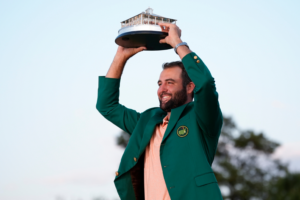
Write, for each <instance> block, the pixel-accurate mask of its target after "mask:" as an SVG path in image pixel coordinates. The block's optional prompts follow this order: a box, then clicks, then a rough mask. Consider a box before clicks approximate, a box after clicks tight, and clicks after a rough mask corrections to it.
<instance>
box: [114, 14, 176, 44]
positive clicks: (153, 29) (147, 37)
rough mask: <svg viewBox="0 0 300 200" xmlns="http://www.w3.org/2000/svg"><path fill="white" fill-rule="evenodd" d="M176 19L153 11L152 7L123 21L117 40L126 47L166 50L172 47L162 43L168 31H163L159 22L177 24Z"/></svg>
mask: <svg viewBox="0 0 300 200" xmlns="http://www.w3.org/2000/svg"><path fill="white" fill-rule="evenodd" d="M176 21H177V20H176V19H171V18H167V17H162V16H160V15H156V14H154V13H153V9H152V8H148V9H147V10H146V11H145V12H142V13H140V14H137V15H135V16H133V17H131V18H129V19H127V20H124V21H122V22H121V29H120V30H119V32H118V34H119V35H118V37H117V38H116V40H115V42H116V43H117V44H118V45H120V46H122V47H126V48H136V47H141V46H145V47H146V48H147V50H165V49H171V48H172V47H171V46H170V45H168V44H160V43H159V40H161V39H164V38H165V37H166V36H167V35H168V33H166V32H163V31H162V28H161V26H159V25H158V23H171V24H172V23H173V24H176Z"/></svg>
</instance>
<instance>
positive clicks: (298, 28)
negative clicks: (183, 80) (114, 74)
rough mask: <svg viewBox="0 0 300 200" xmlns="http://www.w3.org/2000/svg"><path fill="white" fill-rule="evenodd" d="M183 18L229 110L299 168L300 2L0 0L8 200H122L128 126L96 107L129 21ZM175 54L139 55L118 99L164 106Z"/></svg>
mask: <svg viewBox="0 0 300 200" xmlns="http://www.w3.org/2000/svg"><path fill="white" fill-rule="evenodd" d="M149 6H150V7H151V8H153V10H154V13H155V14H158V15H162V16H166V17H170V18H174V19H177V20H178V22H177V25H178V26H179V27H180V28H181V29H182V40H183V41H185V42H187V43H188V44H189V47H190V49H191V50H192V51H194V52H196V53H197V54H198V55H199V56H200V57H201V59H202V60H203V61H204V62H205V63H206V65H207V66H208V68H209V69H210V71H211V73H212V75H213V77H214V78H215V80H216V86H217V91H218V93H219V101H220V106H221V109H222V112H223V114H224V115H225V116H232V117H233V119H234V120H235V121H236V123H237V124H238V126H239V128H240V129H253V130H254V131H256V132H263V133H265V134H266V136H267V137H268V138H270V139H272V140H274V141H277V142H279V143H280V144H282V146H281V147H280V148H279V149H278V151H277V152H276V156H277V157H279V158H281V159H283V160H284V161H289V162H291V165H290V167H291V169H292V170H298V171H299V170H300V167H299V166H300V148H299V146H300V131H299V130H300V116H299V113H300V105H299V102H300V92H299V91H300V89H299V86H300V79H299V75H300V55H299V52H300V37H299V35H300V21H299V19H300V16H299V15H300V14H299V9H300V1H295V0H293V1H292V0H286V1H277V0H275V1H270V0H266V1H258V0H254V1H238V0H229V1H221V0H217V1H209V2H208V1H203V0H200V1H190V0H186V1H158V0H153V1H113V0H112V1H99V0H98V1H94V0H86V1H80V0H76V1H71V0H60V1H58V0H51V1H50V0H44V1H37V0H36V1H33V0H27V1H20V0H18V1H17V0H12V1H0V67H1V73H0V96H1V98H0V110H1V112H0V121H1V126H0V136H1V139H0V163H1V164H0V199H1V200H79V199H80V200H92V199H93V198H95V197H99V196H103V197H106V198H107V199H108V200H113V199H118V194H117V192H116V189H115V187H114V184H113V180H114V173H115V171H116V170H117V169H118V166H119V162H120V158H121V156H122V153H123V149H122V148H120V147H118V146H116V142H115V137H116V136H117V135H119V133H120V129H118V128H117V127H115V126H114V125H113V124H111V123H110V122H108V121H106V120H105V119H104V118H103V117H102V116H101V115H100V114H99V113H98V111H97V110H96V107H95V106H96V99H97V87H98V76H104V75H105V74H106V72H107V70H108V68H109V66H110V64H111V62H112V59H113V57H114V54H115V52H116V49H117V45H116V44H115V42H114V40H115V38H116V37H117V35H118V30H119V29H120V27H121V25H120V22H121V21H122V20H125V19H128V18H130V17H132V16H134V15H136V14H138V13H141V12H143V11H144V10H146V9H147V8H148V7H149ZM175 60H179V57H178V55H177V54H175V53H174V51H173V50H172V49H171V50H166V51H154V52H150V51H144V52H141V53H139V54H137V55H136V56H134V57H133V58H131V59H130V60H129V61H128V62H127V65H126V67H125V71H124V73H123V77H122V81H121V89H120V90H121V97H120V103H121V104H123V105H125V106H127V107H129V108H132V109H135V110H137V111H139V112H142V111H144V110H146V109H148V108H150V107H156V106H158V105H159V104H158V98H157V95H156V90H157V88H158V86H157V80H158V77H159V74H160V72H161V65H162V63H164V62H170V61H175Z"/></svg>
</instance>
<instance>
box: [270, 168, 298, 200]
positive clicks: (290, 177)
mask: <svg viewBox="0 0 300 200" xmlns="http://www.w3.org/2000/svg"><path fill="white" fill-rule="evenodd" d="M269 194H270V195H269V198H268V199H267V200H299V199H300V173H288V174H287V175H286V176H284V177H279V178H277V180H272V182H271V184H270V188H269Z"/></svg>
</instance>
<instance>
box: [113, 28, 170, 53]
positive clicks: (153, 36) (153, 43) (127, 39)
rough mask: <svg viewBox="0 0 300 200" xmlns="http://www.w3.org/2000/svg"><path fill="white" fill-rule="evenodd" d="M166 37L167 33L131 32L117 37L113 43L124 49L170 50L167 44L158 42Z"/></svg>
mask: <svg viewBox="0 0 300 200" xmlns="http://www.w3.org/2000/svg"><path fill="white" fill-rule="evenodd" d="M167 36H168V33H165V32H160V31H131V32H126V33H122V34H120V35H118V37H117V38H116V40H115V42H116V43H117V44H118V45H119V46H122V47H126V48H137V47H141V46H144V47H146V48H147V50H150V51H155V50H156V51H157V50H166V49H172V48H173V47H171V46H170V45H168V44H165V43H164V44H160V43H159V40H161V39H164V38H165V37H167Z"/></svg>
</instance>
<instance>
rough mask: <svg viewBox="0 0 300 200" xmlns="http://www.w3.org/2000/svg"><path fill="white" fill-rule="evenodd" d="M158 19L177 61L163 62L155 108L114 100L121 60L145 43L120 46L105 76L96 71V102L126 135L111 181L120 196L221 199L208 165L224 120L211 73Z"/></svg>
mask: <svg viewBox="0 0 300 200" xmlns="http://www.w3.org/2000/svg"><path fill="white" fill-rule="evenodd" d="M160 25H161V26H162V27H166V29H164V30H165V31H166V32H168V36H167V37H166V38H165V39H162V40H160V43H167V44H169V45H171V46H172V47H173V48H175V52H176V53H177V54H178V55H179V57H180V59H181V60H182V62H180V61H178V62H171V63H166V64H164V65H163V71H162V72H161V74H160V77H159V80H158V86H159V88H158V91H157V95H158V98H159V102H160V107H159V108H150V109H148V110H146V111H144V112H143V113H138V112H136V111H135V110H132V109H128V108H126V107H124V106H123V105H121V104H119V86H120V78H121V75H122V71H123V69H124V66H125V63H126V61H127V60H128V59H129V58H130V57H131V56H133V55H135V54H136V53H138V52H140V51H143V50H145V49H146V48H145V47H140V48H123V47H119V48H118V50H117V53H116V55H115V58H114V60H113V62H112V64H111V66H110V68H109V70H108V72H107V74H106V76H105V77H99V89H98V101H97V106H96V108H97V109H98V111H99V112H100V113H101V114H102V115H103V116H104V117H105V118H106V119H108V120H109V121H111V122H112V123H114V124H115V125H116V126H118V127H120V128H121V129H122V130H124V131H125V132H127V133H129V134H130V135H131V137H130V140H129V143H128V145H127V147H126V149H125V152H124V154H123V157H122V159H121V163H120V166H119V170H118V171H117V172H116V177H115V186H116V188H117V191H118V194H119V196H120V198H121V200H170V199H172V200H194V199H203V200H220V199H222V195H221V192H220V189H219V187H218V184H217V180H216V178H215V176H214V173H213V171H212V168H211V165H212V162H213V159H214V155H215V153H216V149H217V144H218V139H219V136H220V132H221V127H222V123H223V117H222V113H221V110H220V106H219V102H218V93H217V92H216V87H215V82H214V78H213V77H212V76H211V73H210V72H209V70H208V68H207V67H206V66H205V64H204V63H203V62H202V60H201V59H200V58H199V56H198V55H196V54H195V53H194V52H191V51H190V49H189V48H188V46H187V44H186V43H183V42H182V41H181V39H180V36H181V30H180V29H179V28H178V27H177V26H176V25H174V24H165V23H160ZM193 99H194V101H193Z"/></svg>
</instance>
